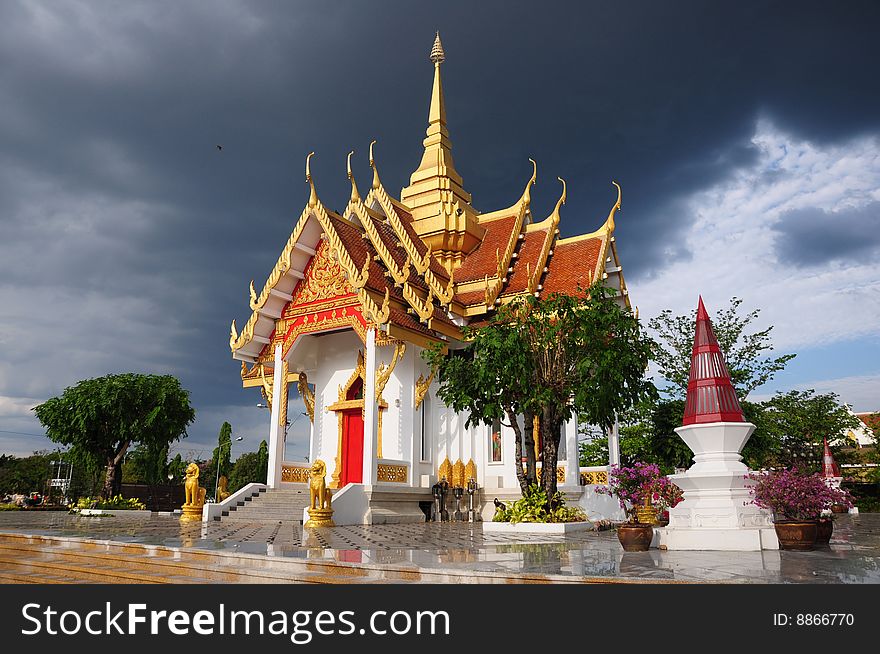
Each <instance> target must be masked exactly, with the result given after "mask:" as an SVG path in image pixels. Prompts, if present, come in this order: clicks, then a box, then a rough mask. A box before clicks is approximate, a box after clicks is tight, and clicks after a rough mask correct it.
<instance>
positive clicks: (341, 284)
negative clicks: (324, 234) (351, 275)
mask: <svg viewBox="0 0 880 654" xmlns="http://www.w3.org/2000/svg"><path fill="white" fill-rule="evenodd" d="M353 294H354V289H352V287H351V284H349V283H348V280H347V279H346V277H345V272H344V271H343V270H342V266H340V265H339V262H338V261H336V260H335V259H334V258H333V257H332V256H331V248H330V246H329V245H328V244H327V241H321V243H320V244H319V245H318V250H317V252H316V253H315V256H314V257H313V258H312V261H311V262H310V263H309V267H308V269H307V270H306V271H305V278H304V279H303V280H302V281H301V282H300V283H299V285H298V286H297V288H296V290H295V291H294V295H293V302H292V304H293V305H301V304H311V303H312V302H317V301H319V300H330V299H334V298H338V297H341V296H344V295H353Z"/></svg>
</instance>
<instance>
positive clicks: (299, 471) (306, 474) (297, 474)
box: [281, 465, 312, 484]
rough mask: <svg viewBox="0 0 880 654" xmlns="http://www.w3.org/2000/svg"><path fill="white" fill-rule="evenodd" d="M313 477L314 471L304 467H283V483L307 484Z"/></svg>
mask: <svg viewBox="0 0 880 654" xmlns="http://www.w3.org/2000/svg"><path fill="white" fill-rule="evenodd" d="M311 476H312V469H311V468H310V467H309V468H306V467H302V466H287V465H283V466H281V481H287V482H290V483H294V484H307V483H309V478H310V477H311Z"/></svg>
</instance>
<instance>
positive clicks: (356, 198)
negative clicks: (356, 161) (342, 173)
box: [345, 150, 361, 204]
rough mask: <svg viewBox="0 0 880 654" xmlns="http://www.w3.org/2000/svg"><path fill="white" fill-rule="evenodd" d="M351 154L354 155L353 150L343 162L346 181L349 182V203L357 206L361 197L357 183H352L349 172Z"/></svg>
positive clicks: (352, 176) (351, 175) (352, 177)
mask: <svg viewBox="0 0 880 654" xmlns="http://www.w3.org/2000/svg"><path fill="white" fill-rule="evenodd" d="M353 154H354V150H352V151H351V152H349V153H348V158H347V159H346V161H345V168H346V170H347V172H348V179H349V181H350V182H351V200H350V202H353V203H355V204H357V203H358V202H360V201H361V196H360V193H358V187H357V182H355V181H354V175H353V174H352V172H351V155H353Z"/></svg>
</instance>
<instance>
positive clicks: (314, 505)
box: [309, 459, 331, 509]
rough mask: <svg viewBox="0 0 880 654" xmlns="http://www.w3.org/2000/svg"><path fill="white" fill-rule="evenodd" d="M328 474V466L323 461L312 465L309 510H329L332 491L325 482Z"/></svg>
mask: <svg viewBox="0 0 880 654" xmlns="http://www.w3.org/2000/svg"><path fill="white" fill-rule="evenodd" d="M326 474H327V466H326V465H325V464H324V462H323V461H321V459H318V460H317V461H315V462H314V463H313V464H312V474H311V475H310V476H309V508H310V509H329V508H331V507H330V489H329V488H327V484H326V482H325V481H324V475H326Z"/></svg>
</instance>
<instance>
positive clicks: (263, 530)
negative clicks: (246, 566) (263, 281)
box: [0, 511, 880, 583]
mask: <svg viewBox="0 0 880 654" xmlns="http://www.w3.org/2000/svg"><path fill="white" fill-rule="evenodd" d="M0 532H16V533H27V534H37V535H49V536H76V537H80V538H89V539H95V540H112V541H116V542H135V543H143V544H151V545H165V546H169V547H184V548H198V549H209V550H227V551H228V550H233V551H236V552H242V553H249V554H262V555H268V556H277V557H292V558H314V557H315V556H321V557H322V558H328V559H336V560H339V561H345V562H348V563H355V564H365V565H369V564H376V563H378V564H395V563H401V564H407V565H413V566H416V567H418V568H421V569H435V570H439V569H446V570H449V569H452V570H458V571H463V570H475V571H483V572H490V573H500V574H505V575H511V574H513V575H515V574H520V573H541V574H553V575H560V574H561V575H576V576H582V577H600V578H609V580H610V579H646V580H647V579H651V580H668V581H685V582H700V581H710V582H734V583H880V514H862V515H860V516H839V517H838V518H837V520H836V523H835V530H834V536H833V537H832V541H831V545H830V547H824V548H820V549H816V550H814V551H812V552H777V551H765V552H666V551H658V550H651V551H650V552H645V553H625V552H623V550H622V548H621V547H620V544H619V543H618V541H617V537H616V535H615V533H614V532H613V531H602V532H595V531H592V532H581V533H579V534H573V535H569V536H556V537H548V536H512V535H497V534H484V533H483V530H482V528H481V525H480V524H479V523H476V524H472V523H470V524H469V523H420V524H409V525H376V526H349V527H335V528H332V529H319V530H306V531H305V533H304V530H303V528H302V527H301V526H299V525H295V524H291V523H284V524H280V523H275V524H256V523H242V522H239V523H227V524H224V523H219V522H217V523H210V524H200V523H195V524H181V523H180V522H179V521H178V520H177V519H176V518H175V517H171V516H158V515H154V516H152V517H151V518H149V519H148V520H134V519H127V518H124V517H113V518H85V517H77V516H71V515H67V514H64V513H48V512H42V513H38V512H24V511H17V512H3V513H0Z"/></svg>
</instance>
